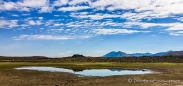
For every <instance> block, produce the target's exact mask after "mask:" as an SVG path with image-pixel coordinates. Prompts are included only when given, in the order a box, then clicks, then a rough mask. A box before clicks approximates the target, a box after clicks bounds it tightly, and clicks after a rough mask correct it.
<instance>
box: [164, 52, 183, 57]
mask: <svg viewBox="0 0 183 86" xmlns="http://www.w3.org/2000/svg"><path fill="white" fill-rule="evenodd" d="M164 56H183V51H173V52H169V53H167V54H165V55H164Z"/></svg>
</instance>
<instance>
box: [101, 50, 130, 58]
mask: <svg viewBox="0 0 183 86" xmlns="http://www.w3.org/2000/svg"><path fill="white" fill-rule="evenodd" d="M125 56H130V55H129V54H126V53H124V52H121V51H118V52H115V51H111V52H109V53H107V54H106V55H104V56H103V57H106V58H107V57H125Z"/></svg>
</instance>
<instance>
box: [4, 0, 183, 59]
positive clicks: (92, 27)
mask: <svg viewBox="0 0 183 86" xmlns="http://www.w3.org/2000/svg"><path fill="white" fill-rule="evenodd" d="M182 8H183V0H0V55H6V56H31V55H43V56H51V57H55V56H70V55H72V54H76V53H77V54H83V55H86V56H102V55H104V54H106V53H108V52H110V51H123V52H127V53H133V52H142V53H145V52H152V53H156V52H162V51H169V50H183V9H182Z"/></svg>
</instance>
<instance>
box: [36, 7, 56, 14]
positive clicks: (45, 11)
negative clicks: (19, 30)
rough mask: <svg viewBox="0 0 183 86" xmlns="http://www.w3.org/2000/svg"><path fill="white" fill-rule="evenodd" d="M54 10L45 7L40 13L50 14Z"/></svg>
mask: <svg viewBox="0 0 183 86" xmlns="http://www.w3.org/2000/svg"><path fill="white" fill-rule="evenodd" d="M52 10H53V7H48V6H45V7H41V10H39V13H48V12H52Z"/></svg>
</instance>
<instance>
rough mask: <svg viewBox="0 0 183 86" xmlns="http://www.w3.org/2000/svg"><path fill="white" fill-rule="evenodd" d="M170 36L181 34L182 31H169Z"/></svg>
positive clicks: (182, 33) (182, 34)
mask: <svg viewBox="0 0 183 86" xmlns="http://www.w3.org/2000/svg"><path fill="white" fill-rule="evenodd" d="M170 35H172V36H183V31H176V32H170Z"/></svg>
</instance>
